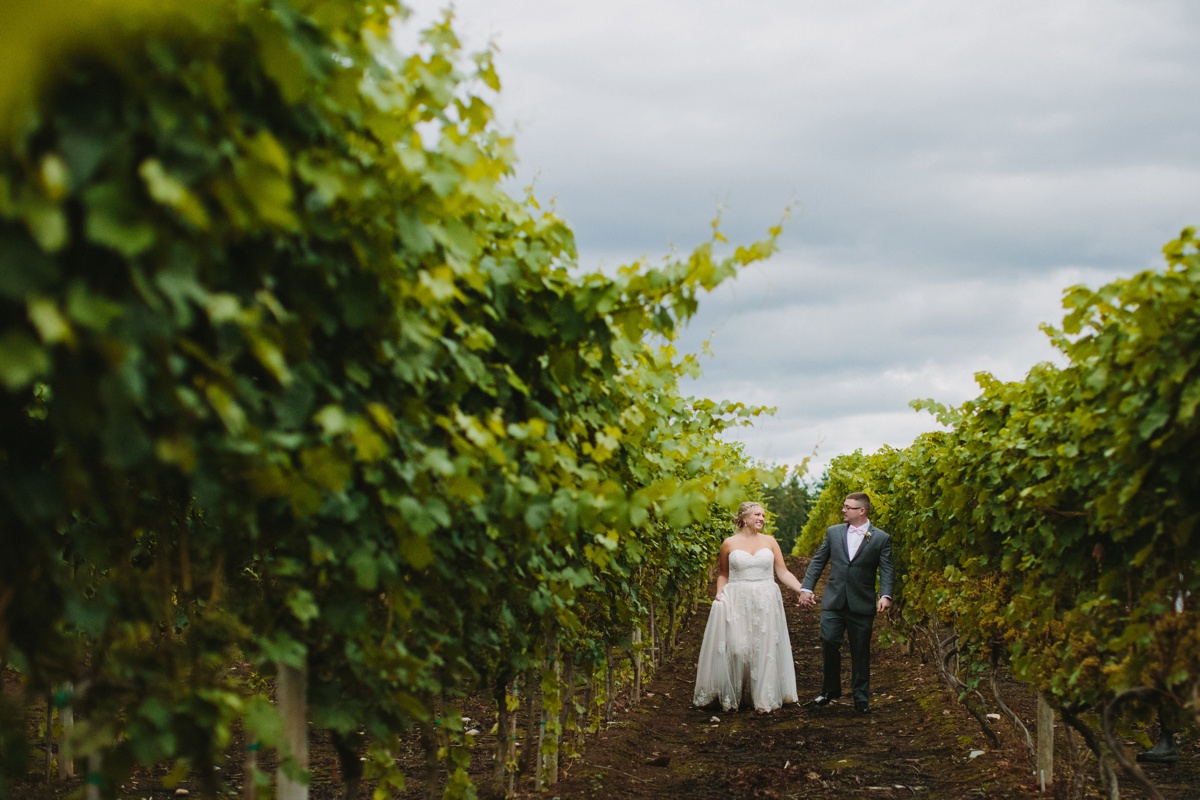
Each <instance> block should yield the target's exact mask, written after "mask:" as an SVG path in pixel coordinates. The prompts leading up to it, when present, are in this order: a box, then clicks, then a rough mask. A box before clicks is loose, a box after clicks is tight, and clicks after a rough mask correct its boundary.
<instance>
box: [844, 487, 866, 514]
mask: <svg viewBox="0 0 1200 800" xmlns="http://www.w3.org/2000/svg"><path fill="white" fill-rule="evenodd" d="M846 499H847V500H855V501H857V502H859V503H860V504H862V507H863V508H865V509H866V511H867V514H870V513H871V498H869V497H867V493H866V492H851V493H850V494H848V495H846Z"/></svg>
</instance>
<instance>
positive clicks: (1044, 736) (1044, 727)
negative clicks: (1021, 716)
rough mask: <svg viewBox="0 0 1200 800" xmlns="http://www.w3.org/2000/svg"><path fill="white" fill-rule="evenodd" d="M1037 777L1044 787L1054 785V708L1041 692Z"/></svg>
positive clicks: (1038, 714) (1038, 718) (1039, 700)
mask: <svg viewBox="0 0 1200 800" xmlns="http://www.w3.org/2000/svg"><path fill="white" fill-rule="evenodd" d="M1035 769H1036V770H1037V774H1036V775H1034V778H1036V779H1037V781H1038V783H1039V784H1040V785H1041V787H1042V789H1043V790H1045V788H1046V787H1047V786H1053V785H1054V709H1053V708H1052V707H1051V705H1050V704H1049V703H1047V702H1046V696H1045V695H1042V694H1039V695H1038V703H1037V767H1036V768H1035Z"/></svg>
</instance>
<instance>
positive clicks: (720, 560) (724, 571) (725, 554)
mask: <svg viewBox="0 0 1200 800" xmlns="http://www.w3.org/2000/svg"><path fill="white" fill-rule="evenodd" d="M729 550H730V547H729V542H728V540H727V541H724V542H721V551H720V553H719V554H718V555H717V594H716V597H715V599H716V600H718V601H719V600H721V599H722V598H723V597H724V595H723V592H724V590H725V584H727V583H729Z"/></svg>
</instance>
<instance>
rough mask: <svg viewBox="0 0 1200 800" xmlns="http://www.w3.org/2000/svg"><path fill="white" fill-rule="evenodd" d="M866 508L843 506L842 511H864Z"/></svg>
mask: <svg viewBox="0 0 1200 800" xmlns="http://www.w3.org/2000/svg"><path fill="white" fill-rule="evenodd" d="M864 508H865V506H842V511H862V510H863V509H864Z"/></svg>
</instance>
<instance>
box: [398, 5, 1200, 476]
mask: <svg viewBox="0 0 1200 800" xmlns="http://www.w3.org/2000/svg"><path fill="white" fill-rule="evenodd" d="M409 4H410V5H411V6H412V7H413V8H414V9H415V11H416V14H415V16H414V21H415V22H416V23H417V24H422V23H425V22H428V21H429V20H430V19H432V17H433V16H434V14H435V12H436V11H437V10H438V9H440V8H443V7H444V6H445V5H446V4H445V3H442V2H437V1H436V0H419V2H411V0H410V2H409ZM455 13H456V17H457V23H456V26H455V27H456V29H457V30H458V32H459V34H460V36H461V37H462V38H463V39H464V42H465V44H466V46H467V48H468V50H471V51H475V50H479V49H482V48H483V47H485V46H486V45H487V43H488V42H494V43H495V44H496V45H497V46H498V48H499V54H498V56H497V59H496V64H497V69H498V71H499V73H500V77H501V80H502V82H503V90H502V93H501V95H500V97H499V99H498V102H497V109H498V112H499V117H500V124H501V126H502V128H503V129H505V130H506V131H509V132H511V133H513V134H514V135H515V136H516V149H517V154H518V158H519V164H518V185H521V186H523V185H526V184H528V183H530V182H533V183H534V186H535V191H536V194H537V196H538V197H539V199H541V200H543V201H549V200H553V201H554V203H555V205H556V208H557V210H558V212H559V213H560V215H561V216H562V217H563V218H564V219H565V220H567V222H568V223H569V224H570V225H571V227H572V228H573V229H574V231H575V233H576V236H577V239H578V244H579V249H580V262H581V264H582V266H583V267H585V268H604V269H611V268H613V267H616V266H619V265H621V264H625V263H628V262H631V261H633V260H634V259H637V258H640V257H644V258H647V259H650V260H652V261H655V260H658V259H660V258H661V257H662V256H664V255H668V254H670V253H672V252H677V253H685V252H687V251H688V250H690V249H691V248H692V247H693V246H695V245H697V244H700V243H702V242H704V241H705V240H706V239H707V237H708V236H709V233H710V228H709V223H710V221H711V220H712V219H713V217H714V216H715V215H716V213H717V212H718V210H720V209H723V212H722V213H723V219H724V225H723V230H724V232H725V233H726V235H727V236H728V237H729V238H730V240H731V241H732V242H734V243H738V242H748V241H751V240H754V239H756V238H759V237H761V236H762V235H763V234H764V233H765V231H766V229H767V228H768V227H770V226H771V225H774V224H775V223H777V222H778V221H779V219H780V218H781V215H782V214H783V212H784V209H785V208H787V207H789V206H790V207H791V208H792V209H793V212H792V217H791V219H790V220H789V221H788V222H787V223H786V227H785V234H784V236H783V237H782V239H781V241H780V252H779V253H778V254H777V255H776V256H774V257H773V258H771V259H770V260H769V261H768V262H766V263H764V264H762V265H758V266H755V267H752V268H751V269H749V270H747V271H746V272H744V273H743V274H742V275H741V276H740V277H739V278H737V279H736V280H735V281H732V282H731V283H729V284H727V285H726V286H724V287H722V288H721V289H720V290H718V291H717V292H716V293H714V294H713V295H710V296H708V297H706V298H704V299H703V300H702V301H701V311H700V313H699V315H698V316H697V317H696V318H695V319H694V320H693V322H692V323H691V325H690V326H689V328H688V330H687V331H686V332H685V335H684V339H683V342H682V346H683V347H684V348H687V349H689V350H692V351H697V350H699V348H700V346H701V343H702V342H703V341H704V340H706V339H707V340H710V341H711V349H712V351H713V354H714V355H713V357H712V358H708V359H705V360H704V361H703V365H704V372H705V375H704V377H703V378H702V379H700V380H699V381H697V382H696V383H695V384H694V386H691V387H685V389H687V390H689V391H692V392H693V393H694V394H696V395H702V396H707V397H712V398H715V399H730V400H740V401H743V402H747V403H753V404H763V405H771V406H776V407H777V408H778V411H777V412H776V414H775V416H774V417H771V418H769V419H767V420H766V421H763V422H761V423H759V424H758V425H757V426H756V427H755V428H753V429H749V430H746V431H743V432H742V434H741V436H740V437H739V438H740V439H741V440H742V441H744V442H745V444H746V447H747V451H748V452H749V454H750V455H752V456H754V457H757V458H760V459H763V460H766V461H771V462H776V463H787V464H797V463H799V462H800V461H801V460H802V459H803V458H804V457H806V456H808V455H809V454H811V453H812V452H813V450H814V449H817V451H818V455H817V457H816V459H815V460H814V461H813V462H812V468H811V469H810V472H813V473H815V475H817V476H819V474H820V471H821V469H822V468H823V466H824V464H826V463H827V462H828V460H829V459H830V458H832V457H833V456H836V455H838V454H840V453H846V452H851V451H853V450H855V449H858V448H862V449H863V450H864V451H866V452H871V451H874V450H875V449H877V448H878V447H880V446H881V445H884V444H888V445H893V446H897V447H904V446H906V445H907V444H909V443H910V442H911V441H912V439H913V437H914V436H915V435H917V434H918V433H920V432H922V431H926V430H931V429H933V428H935V427H936V425H935V423H934V422H933V419H932V418H931V417H930V416H929V415H928V414H918V413H917V412H915V411H913V410H912V409H910V408H909V406H908V403H909V401H910V400H912V399H914V398H923V397H932V398H934V399H937V400H939V401H941V402H944V403H948V404H958V403H961V402H962V401H964V400H967V399H969V398H971V397H974V396H976V395H977V394H978V386H977V385H976V383H975V381H974V375H975V373H976V372H979V371H988V372H991V373H993V374H994V375H996V376H998V377H1000V378H1003V379H1006V380H1016V379H1019V378H1021V377H1022V376H1023V375H1024V374H1025V373H1026V372H1027V371H1028V369H1029V368H1030V367H1031V366H1033V365H1034V364H1035V363H1037V362H1038V361H1043V360H1046V359H1050V358H1052V356H1053V352H1052V350H1051V349H1050V347H1049V346H1048V344H1047V342H1046V337H1045V336H1044V334H1042V333H1041V332H1040V331H1039V330H1038V324H1039V323H1041V322H1051V323H1053V324H1057V323H1058V322H1059V321H1061V318H1062V309H1061V297H1062V291H1063V289H1064V288H1066V287H1067V286H1070V285H1073V284H1077V283H1086V284H1089V285H1092V286H1098V285H1100V284H1102V283H1104V282H1107V281H1108V280H1110V279H1112V278H1114V277H1118V276H1122V275H1128V274H1131V273H1133V272H1135V271H1138V270H1141V269H1145V268H1148V267H1158V266H1159V265H1160V264H1162V259H1161V247H1162V245H1163V244H1165V243H1166V242H1167V241H1168V240H1170V239H1172V238H1174V237H1175V236H1176V235H1177V234H1178V232H1179V231H1180V229H1181V228H1183V227H1184V226H1186V225H1194V224H1200V47H1197V46H1196V43H1197V41H1200V3H1196V2H1194V0H1177V1H1175V0H1136V1H1135V0H1128V1H1118V0H1086V1H1085V0H1062V1H1059V0H1038V1H1037V2H1028V1H1026V0H1003V1H1000V0H972V2H961V0H957V1H954V0H886V2H885V0H870V1H868V0H846V1H845V2H838V3H831V2H811V1H810V0H745V1H744V2H740V3H734V2H729V0H725V1H724V2H714V1H712V0H605V1H604V2H600V3H593V2H588V3H584V2H573V0H458V2H456V3H455Z"/></svg>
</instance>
